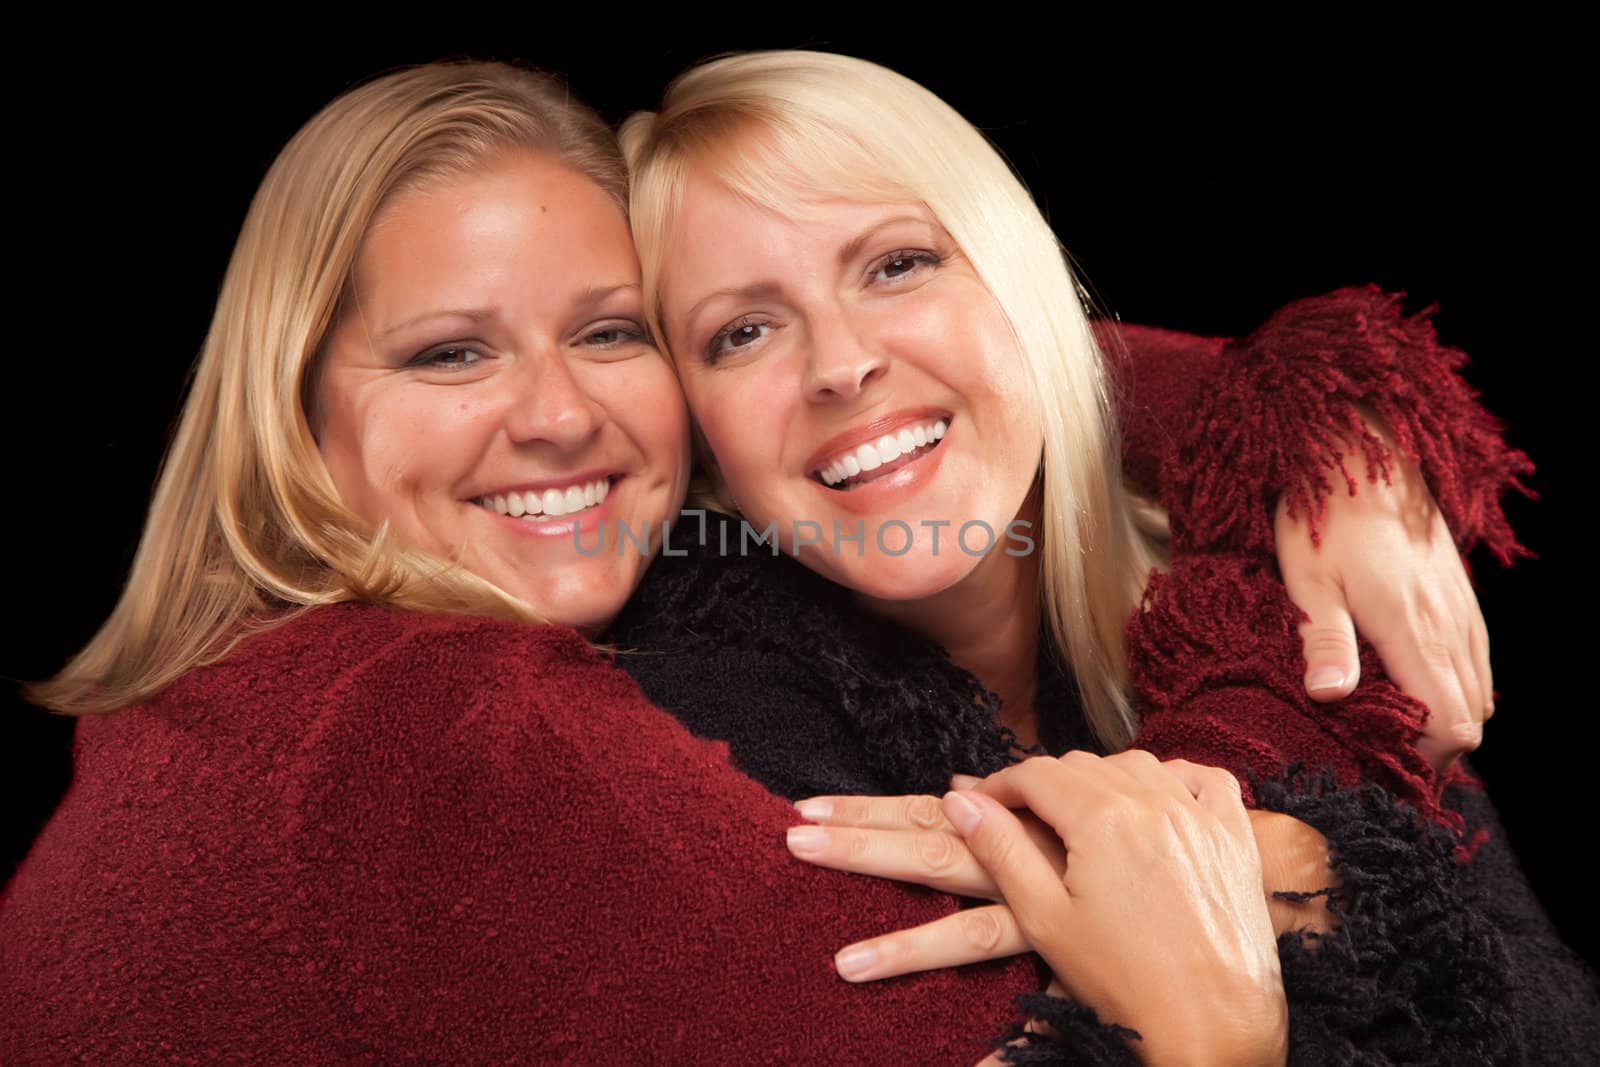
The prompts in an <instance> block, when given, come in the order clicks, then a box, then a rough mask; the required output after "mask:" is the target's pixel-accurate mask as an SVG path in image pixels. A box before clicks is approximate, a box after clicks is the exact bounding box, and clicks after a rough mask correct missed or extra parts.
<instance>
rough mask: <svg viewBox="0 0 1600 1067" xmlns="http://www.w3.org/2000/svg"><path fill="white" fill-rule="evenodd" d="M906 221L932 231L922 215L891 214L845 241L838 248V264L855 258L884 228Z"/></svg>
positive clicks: (843, 263) (929, 223)
mask: <svg viewBox="0 0 1600 1067" xmlns="http://www.w3.org/2000/svg"><path fill="white" fill-rule="evenodd" d="M908 222H911V223H916V224H917V225H918V226H921V227H923V228H924V229H926V230H928V231H929V233H932V232H933V228H934V227H933V223H931V222H929V221H928V220H927V219H926V218H925V217H924V216H922V215H910V214H907V215H895V216H892V217H890V218H887V219H884V220H882V221H881V222H875V223H873V224H872V225H871V226H869V227H867V228H866V229H865V230H862V231H861V232H860V233H859V234H857V235H856V236H854V237H852V238H851V239H850V240H848V241H846V242H845V243H844V245H843V246H842V247H840V249H839V265H840V266H844V265H845V264H847V263H848V262H849V261H850V260H852V259H855V258H856V256H858V255H860V254H861V250H862V249H863V248H865V247H866V245H867V242H869V241H871V240H872V239H873V238H874V237H876V236H878V234H880V233H882V232H883V231H884V230H887V229H888V228H889V227H891V226H901V225H904V224H905V223H908Z"/></svg>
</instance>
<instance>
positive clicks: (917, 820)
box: [794, 794, 955, 833]
mask: <svg viewBox="0 0 1600 1067" xmlns="http://www.w3.org/2000/svg"><path fill="white" fill-rule="evenodd" d="M794 807H795V810H796V811H798V812H799V813H800V817H801V818H802V819H805V820H806V821H807V822H814V823H819V824H821V825H824V826H860V827H864V828H870V829H877V830H944V831H947V832H949V833H954V832H955V830H954V828H952V827H951V825H950V823H949V822H948V821H946V820H945V817H944V809H943V808H941V807H940V806H939V798H938V797H934V796H928V795H926V794H922V795H916V796H904V797H860V796H836V797H808V798H806V799H805V800H801V801H798V802H797V803H796V804H795V806H794Z"/></svg>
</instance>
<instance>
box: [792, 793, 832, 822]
mask: <svg viewBox="0 0 1600 1067" xmlns="http://www.w3.org/2000/svg"><path fill="white" fill-rule="evenodd" d="M794 810H795V811H798V812H799V813H800V817H801V818H802V819H810V820H811V821H812V822H821V821H822V820H823V819H827V818H831V817H832V816H833V801H831V800H825V799H824V798H822V797H812V798H811V799H809V800H801V801H797V802H796V803H795V806H794Z"/></svg>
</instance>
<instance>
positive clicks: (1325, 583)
mask: <svg viewBox="0 0 1600 1067" xmlns="http://www.w3.org/2000/svg"><path fill="white" fill-rule="evenodd" d="M1368 425H1369V427H1370V428H1371V429H1372V431H1373V433H1375V434H1377V435H1378V437H1380V438H1381V439H1382V440H1383V442H1384V444H1385V445H1386V446H1387V447H1388V449H1389V452H1390V456H1391V458H1390V461H1389V476H1390V477H1389V481H1388V482H1387V483H1386V482H1384V481H1383V479H1381V478H1380V479H1378V480H1377V481H1372V480H1370V479H1364V480H1362V481H1361V482H1360V485H1359V487H1358V488H1357V491H1356V492H1355V493H1353V494H1352V493H1349V492H1346V491H1345V490H1344V489H1343V488H1341V485H1342V483H1343V480H1344V475H1343V474H1342V473H1341V472H1339V471H1331V472H1329V476H1330V480H1331V481H1332V482H1333V484H1334V486H1335V489H1334V491H1333V492H1332V493H1331V494H1329V496H1328V498H1327V503H1326V514H1325V515H1324V516H1322V517H1321V518H1320V519H1319V520H1318V522H1317V531H1318V538H1319V540H1320V544H1313V543H1312V540H1311V534H1310V527H1309V523H1308V517H1307V516H1305V515H1303V514H1302V515H1298V516H1295V517H1293V518H1291V517H1290V515H1289V513H1288V507H1287V505H1285V504H1282V503H1280V504H1279V505H1278V511H1277V517H1276V527H1275V531H1274V537H1275V540H1276V543H1277V550H1278V568H1279V570H1280V572H1281V573H1282V574H1283V581H1284V585H1285V587H1286V588H1287V589H1288V592H1289V597H1290V599H1292V600H1293V601H1294V602H1295V605H1296V606H1298V607H1299V608H1300V609H1301V610H1302V611H1304V612H1305V613H1306V614H1307V615H1308V616H1310V618H1309V620H1308V621H1306V622H1305V623H1304V624H1302V626H1301V628H1300V636H1301V639H1302V640H1303V641H1304V642H1305V657H1306V681H1305V684H1306V690H1307V692H1308V693H1310V695H1311V697H1312V699H1314V700H1324V701H1326V700H1339V699H1342V698H1344V697H1347V696H1349V695H1350V693H1351V692H1352V691H1354V689H1355V687H1356V683H1357V682H1358V681H1359V680H1360V675H1361V667H1360V663H1359V662H1358V660H1357V658H1356V633H1357V632H1358V631H1359V632H1360V634H1361V635H1362V636H1363V637H1365V638H1366V639H1367V640H1368V641H1371V642H1372V644H1373V646H1374V648H1376V650H1377V652H1378V656H1379V658H1380V659H1382V660H1383V666H1384V669H1385V670H1386V671H1387V672H1388V673H1389V677H1390V678H1392V679H1393V680H1394V683H1395V684H1396V685H1398V686H1399V687H1400V688H1401V689H1402V690H1404V691H1405V692H1406V693H1407V694H1408V695H1410V696H1412V697H1415V698H1416V699H1417V700H1420V701H1421V702H1422V703H1424V704H1426V705H1427V707H1428V710H1429V712H1430V713H1431V714H1430V715H1429V717H1428V721H1427V723H1426V725H1425V726H1424V729H1423V736H1422V737H1421V739H1420V740H1419V741H1418V747H1419V748H1420V749H1421V751H1422V753H1423V754H1424V755H1425V756H1427V758H1428V760H1429V761H1430V762H1431V763H1432V764H1433V765H1434V767H1436V768H1438V769H1439V770H1443V769H1444V768H1445V767H1447V766H1449V765H1450V763H1451V762H1452V761H1453V760H1455V758H1456V757H1457V756H1459V755H1461V754H1462V753H1464V752H1471V751H1472V750H1473V749H1475V748H1477V747H1478V744H1479V742H1480V741H1481V740H1482V738H1483V723H1484V721H1485V720H1487V719H1488V718H1489V716H1490V715H1492V714H1493V713H1494V684H1493V679H1492V678H1491V676H1490V673H1489V635H1488V630H1487V628H1486V627H1485V626H1484V622H1483V612H1482V611H1480V610H1479V608H1478V598H1477V596H1476V594H1474V593H1473V591H1472V584H1471V582H1470V581H1469V580H1468V578H1467V571H1466V567H1465V566H1464V565H1463V564H1462V561H1461V555H1460V553H1459V552H1457V551H1456V546H1455V541H1454V539H1453V538H1452V537H1451V535H1450V530H1449V528H1448V527H1447V526H1446V525H1445V521H1444V516H1443V515H1442V514H1441V513H1440V511H1439V506H1438V504H1436V503H1435V502H1434V499H1433V496H1432V494H1430V493H1429V492H1428V486H1427V483H1426V482H1425V480H1424V479H1423V477H1422V472H1421V470H1419V469H1418V467H1417V465H1416V464H1415V463H1412V462H1411V461H1410V460H1408V459H1406V458H1405V456H1404V455H1402V454H1401V453H1400V451H1399V449H1397V448H1396V447H1395V445H1394V441H1393V439H1392V438H1391V437H1389V435H1388V433H1387V432H1386V431H1385V430H1384V429H1383V428H1382V427H1381V426H1379V425H1377V424H1376V423H1375V422H1372V421H1370V420H1369V422H1368ZM1348 451H1349V452H1350V453H1352V454H1353V455H1354V456H1355V457H1357V458H1355V459H1353V460H1352V461H1351V462H1352V466H1353V469H1354V468H1359V467H1360V465H1361V461H1360V459H1359V456H1360V450H1359V449H1357V448H1352V449H1350V450H1348Z"/></svg>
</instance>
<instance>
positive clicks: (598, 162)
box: [30, 62, 627, 713]
mask: <svg viewBox="0 0 1600 1067" xmlns="http://www.w3.org/2000/svg"><path fill="white" fill-rule="evenodd" d="M519 147H520V148H533V149H536V150H540V151H545V152H549V153H551V154H552V155H554V156H556V157H557V158H559V159H560V160H562V161H563V162H564V163H565V164H567V165H568V166H571V167H573V168H574V169H576V170H577V171H579V172H580V173H582V174H584V175H586V176H588V177H590V178H592V179H593V180H594V181H595V182H596V183H598V184H599V185H600V186H601V187H602V188H604V189H605V190H606V191H607V192H608V193H609V194H610V195H611V196H612V198H613V199H615V200H616V202H617V204H618V205H619V207H620V208H623V209H626V206H627V205H626V198H627V171H626V168H625V166H624V164H623V161H622V157H621V154H620V152H619V151H618V149H617V144H616V140H615V138H614V136H613V135H612V133H611V131H610V130H609V129H608V127H607V126H606V124H605V123H604V121H603V120H601V119H600V117H599V116H598V115H596V114H594V113H593V112H592V111H590V110H589V109H588V108H587V107H585V106H584V105H582V104H580V103H577V102H575V101H574V100H573V99H572V98H571V95H570V94H569V92H568V91H567V89H566V87H565V86H564V85H562V84H561V83H560V82H559V81H557V80H556V79H554V78H552V77H550V76H548V75H545V74H541V73H538V72H535V71H531V70H524V69H521V68H518V67H515V66H511V65H508V64H502V63H484V62H445V63H434V64H429V65H427V66H421V67H414V68H410V69H406V70H401V71H397V72H393V73H390V74H387V75H384V76H382V77H379V78H377V79H376V80H374V81H371V82H369V83H367V84H365V85H361V86H359V87H357V88H355V89H352V90H351V91H349V92H347V93H345V94H344V95H343V96H341V97H339V98H338V99H336V100H335V101H333V102H332V103H331V104H329V105H328V106H327V107H325V108H324V109H323V110H322V111H321V112H320V113H318V114H317V115H316V116H315V117H314V118H312V119H311V121H309V122H308V123H306V125H305V126H304V127H302V128H301V130H300V131H299V132H298V133H297V134H295V136H294V138H293V139H292V140H291V141H290V142H289V144H288V145H287V146H286V147H285V148H284V149H283V151H282V152H281V153H280V154H279V156H278V158H277V160H276V161H275V162H274V163H273V164H272V167H271V169H270V170H268V172H267V175H266V177H265V179H263V181H262V183H261V187H260V189H259V190H257V192H256V195H255V199H254V200H253V201H252V202H251V205H250V210H249V213H248V215H247V216H246V218H245V222H244V227H243V229H242V230H241V232H240V234H239V240H238V243H237V244H236V245H235V246H234V250H233V256H232V258H231V260H230V261H229V263H228V270H227V274H226V275H225V277H224V279H223V283H222V289H221V293H220V294H219V296H218V299H217V307H216V312H215V314H214V316H213V318H212V321H211V327H210V330H209V331H208V332H207V334H206V338H205V343H204V345H203V347H202V348H201V351H200V358H199V361H198V363H197V365H196V368H195V372H194V377H193V382H192V384H191V386H190V390H189V395H188V399H187V401H186V402H185V404H184V408H183V414H182V416H181V419H180V421H179V424H178V429H177V433H176V435H175V436H174V439H173V441H172V444H171V446H170V448H169V449H168V452H167V456H166V459H165V461H164V462H163V464H162V470H161V475H160V478H159V480H158V482H157V484H156V489H155V494H154V497H153V499H152V502H151V505H150V512H149V515H148V517H147V519H146V522H145V528H144V533H143V536H142V538H141V540H140V543H139V549H138V552H137V554H136V555H135V557H134V561H133V568H132V571H131V573H130V575H129V578H128V583H127V586H126V587H125V588H124V589H123V592H122V597H121V599H120V600H119V601H118V603H117V606H116V608H115V610H114V611H113V612H112V614H111V617H110V618H109V619H107V621H106V622H105V624H104V625H103V626H102V627H101V628H100V631H99V632H98V633H97V634H96V635H95V637H94V639H93V640H91V641H90V642H89V644H88V645H87V646H86V647H85V648H84V649H83V650H82V651H81V652H79V653H78V655H77V656H76V657H74V658H73V660H72V661H71V662H70V663H69V664H68V665H67V666H66V667H65V669H63V670H62V671H61V673H60V674H58V675H57V676H56V677H54V678H52V679H50V680H49V681H47V682H43V683H40V684H38V685H36V686H34V687H32V689H31V690H30V696H31V698H32V699H33V700H35V701H36V702H38V703H40V704H43V705H45V706H47V707H50V708H53V709H55V710H57V711H64V712H72V713H83V712H103V711H111V710H115V709H117V708H121V707H125V706H127V705H130V704H135V703H138V702H140V701H143V700H146V699H148V698H149V697H151V696H153V695H154V694H155V693H157V692H159V691H160V690H162V689H163V688H165V687H166V686H167V685H169V684H171V683H172V682H173V681H174V680H176V679H177V678H178V677H180V676H181V675H183V674H184V673H186V672H188V671H189V670H192V669H193V668H195V667H197V666H201V665H203V664H205V663H208V662H214V661H215V660H217V659H219V658H221V657H222V656H224V655H226V654H227V652H228V651H229V650H230V649H231V648H232V647H233V645H234V644H235V643H236V642H237V641H238V640H239V638H240V637H242V636H244V635H245V634H247V633H249V632H252V631H253V630H255V629H259V628H261V627H263V626H267V625H271V624H272V623H273V622H274V621H275V620H280V619H282V618H285V617H287V616H288V614H289V613H291V612H292V611H293V610H295V609H296V608H298V607H309V606H313V605H319V604H329V603H336V602H339V601H347V600H365V601H374V602H378V603H383V604H388V605H391V606H394V607H398V608H404V609H410V610H416V611H435V612H469V613H474V614H482V615H492V616H498V617H504V618H516V619H524V620H528V621H538V620H537V618H536V616H535V614H534V612H533V611H532V609H531V608H529V607H528V606H527V605H526V604H524V603H522V602H521V601H519V600H517V599H516V598H514V597H511V596H510V595H508V594H506V593H504V592H502V591H501V590H500V589H498V588H497V587H495V586H494V585H492V584H491V583H489V582H487V581H484V580H483V579H481V578H478V577H476V576H474V575H472V574H470V573H468V572H467V571H466V570H464V569H463V568H461V567H459V566H456V565H454V564H452V563H450V562H448V561H446V560H443V559H440V558H438V557H434V556H430V555H428V554H426V553H423V552H420V551H418V550H415V549H410V548H407V547H404V546H402V545H399V544H397V543H396V542H395V541H394V539H393V538H392V537H390V536H389V535H388V532H387V530H386V529H385V528H382V527H380V528H379V529H377V530H373V529H371V528H370V527H369V526H368V525H367V524H365V523H363V522H362V520H361V519H359V518H358V517H357V516H356V515H355V514H354V513H353V512H351V511H350V510H349V509H348V508H347V507H346V506H345V505H344V504H343V502H342V501H341V500H340V497H339V494H338V491H337V490H336V488H335V487H334V484H333V481H332V479H331V478H330V476H329V474H328V471H327V468H326V466H325V465H324V464H323V462H322V457H321V455H320V454H319V453H318V450H317V444H316V441H315V440H314V438H313V435H312V431H311V427H310V424H309V423H308V419H307V411H308V399H309V398H310V396H311V395H312V392H313V389H314V384H315V378H316V361H317V353H318V349H319V347H320V345H321V344H322V342H323V339H324V338H325V337H326V336H327V334H328V333H329V331H330V329H331V328H332V326H333V324H334V323H335V322H337V321H338V317H339V315H340V313H341V311H342V309H343V306H344V305H345V303H346V302H347V301H348V300H350V298H351V286H352V284H353V281H352V277H353V273H354V266H355V262H356V257H357V254H358V252H359V250H360V248H361V243H362V240H363V238H364V237H365V235H366V232H367V229H368V226H369V225H370V224H371V222H372V220H373V217H374V216H375V215H376V214H377V212H378V211H379V210H380V209H381V208H382V207H383V206H384V205H385V204H386V203H387V202H388V201H389V199H390V198H391V197H393V196H394V195H395V194H396V193H397V192H400V191H403V190H407V189H414V188H416V187H418V186H419V185H425V184H427V183H430V182H433V181H437V180H440V179H447V178H449V177H450V176H452V175H460V174H462V173H464V172H467V171H469V170H471V169H473V168H475V167H478V166H481V165H482V164H483V163H484V162H485V161H486V160H488V159H491V158H493V157H494V156H495V155H497V154H498V153H500V152H502V151H505V150H507V149H511V148H519Z"/></svg>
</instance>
